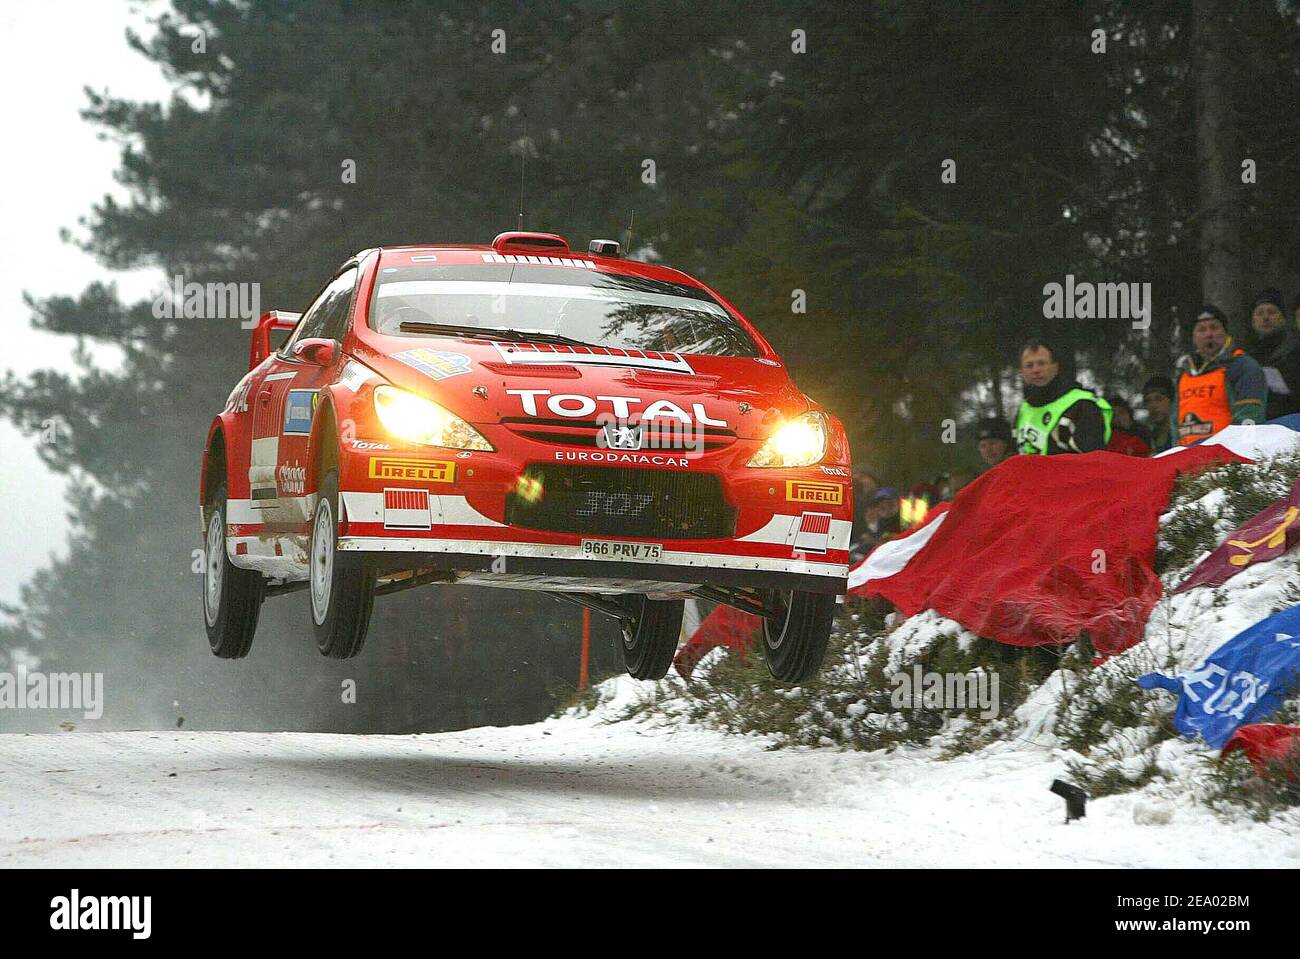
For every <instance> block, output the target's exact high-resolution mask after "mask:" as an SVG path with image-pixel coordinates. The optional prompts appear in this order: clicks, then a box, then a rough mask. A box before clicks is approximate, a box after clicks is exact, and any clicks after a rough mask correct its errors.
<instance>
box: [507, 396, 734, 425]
mask: <svg viewBox="0 0 1300 959" xmlns="http://www.w3.org/2000/svg"><path fill="white" fill-rule="evenodd" d="M506 393H508V394H509V395H511V396H517V397H519V400H520V402H521V403H522V404H523V407H524V413H525V414H526V415H528V416H541V415H542V413H540V412H539V409H540V405H539V400H542V399H543V398H544V400H545V403H546V409H547V411H548V412H549V413H550V414H551V415H552V416H565V417H569V418H570V419H582V418H585V417H590V416H592V414H594V413H595V412H596V411H597V410H598V409H600V407H601V404H602V403H608V404H609V409H608V411H609V412H612V413H613V414H614V416H616V417H618V418H619V419H620V420H627V419H628V418H630V417H631V416H632V414H633V409H632V408H633V406H634V405H635V406H637V407H639V406H640V405H641V404H642V403H644V402H645V400H643V399H641V398H640V397H636V396H595V397H592V396H583V395H582V394H581V393H552V392H551V391H550V390H506ZM691 410H692V413H693V414H694V416H693V417H692V413H687V412H686V411H685V410H684V409H682V408H681V407H680V406H678V405H677V404H676V403H673V402H672V401H670V400H655V401H654V402H653V403H651V404H650V405H649V406H647V407H646V408H645V409H643V410H642V409H638V410H637V411H636V415H637V418H638V419H639V420H640V421H641V422H643V423H645V422H649V421H650V420H660V419H674V420H677V421H678V422H679V423H683V424H685V425H686V426H692V425H700V426H722V427H726V426H727V425H728V423H727V421H726V420H715V419H712V418H710V417H709V415H708V414H707V413H705V412H704V404H703V403H692V404H691Z"/></svg>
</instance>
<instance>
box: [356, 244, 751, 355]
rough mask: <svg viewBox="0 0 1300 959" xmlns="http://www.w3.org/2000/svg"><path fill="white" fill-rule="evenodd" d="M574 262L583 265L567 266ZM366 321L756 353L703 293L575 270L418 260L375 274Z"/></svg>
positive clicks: (395, 330) (413, 329) (400, 327)
mask: <svg viewBox="0 0 1300 959" xmlns="http://www.w3.org/2000/svg"><path fill="white" fill-rule="evenodd" d="M575 262H582V261H575ZM370 325H371V326H372V327H373V328H374V329H376V330H378V331H379V332H380V333H389V334H407V335H409V334H417V335H418V334H425V335H436V334H438V333H442V332H444V330H443V329H440V328H446V330H445V332H447V333H454V334H456V335H461V336H464V335H474V333H475V331H477V330H484V331H485V334H486V335H491V334H492V332H493V331H499V333H500V336H501V338H503V339H528V338H530V337H533V338H536V339H539V340H555V341H559V342H567V343H580V344H584V345H587V346H601V347H613V348H617V349H630V350H657V351H661V352H663V351H667V352H675V353H693V354H705V355H710V356H757V355H758V347H757V346H756V345H755V343H754V341H753V339H752V338H751V337H750V336H749V335H748V334H747V333H746V332H745V331H744V329H742V328H741V326H740V324H739V323H737V322H736V321H735V319H733V318H732V316H731V315H730V314H729V313H728V312H727V311H726V310H725V309H724V308H723V306H722V304H720V303H718V301H717V300H715V299H714V298H713V297H712V296H710V295H709V294H708V293H707V292H706V291H704V290H702V289H698V288H696V287H690V286H686V285H684V284H679V283H668V282H664V281H662V280H651V279H646V278H645V277H639V276H629V275H625V274H618V273H602V272H597V271H595V270H588V269H582V268H574V267H551V266H534V265H524V264H501V263H485V264H484V265H483V266H452V265H446V266H444V265H435V264H421V265H418V266H415V265H413V266H405V267H384V268H382V269H381V270H380V271H379V278H378V282H377V283H376V285H375V293H374V299H373V301H372V302H371V307H370Z"/></svg>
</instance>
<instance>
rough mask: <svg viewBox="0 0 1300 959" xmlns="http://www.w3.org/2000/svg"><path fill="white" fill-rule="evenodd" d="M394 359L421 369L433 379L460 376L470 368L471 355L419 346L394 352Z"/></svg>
mask: <svg viewBox="0 0 1300 959" xmlns="http://www.w3.org/2000/svg"><path fill="white" fill-rule="evenodd" d="M393 359H395V360H401V361H402V362H403V363H405V364H406V365H407V366H409V367H411V368H413V369H417V370H419V371H420V372H421V373H423V374H424V375H425V376H427V377H429V379H431V380H445V379H448V378H450V377H453V376H460V375H461V374H462V373H468V372H469V370H470V360H469V357H468V356H466V355H465V354H464V353H448V352H446V351H444V350H431V349H429V348H428V347H423V346H422V347H419V348H418V349H414V350H403V351H402V352H401V353H394V354H393Z"/></svg>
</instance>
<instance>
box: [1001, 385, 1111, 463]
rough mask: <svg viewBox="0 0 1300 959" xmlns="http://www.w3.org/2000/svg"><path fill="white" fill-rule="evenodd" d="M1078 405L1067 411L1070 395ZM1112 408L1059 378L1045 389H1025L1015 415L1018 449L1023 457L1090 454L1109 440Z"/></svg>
mask: <svg viewBox="0 0 1300 959" xmlns="http://www.w3.org/2000/svg"><path fill="white" fill-rule="evenodd" d="M1071 393H1073V394H1075V397H1076V398H1075V401H1074V402H1073V403H1070V404H1069V405H1068V406H1066V407H1065V408H1064V409H1061V408H1060V407H1061V405H1062V402H1064V401H1066V400H1067V398H1068V395H1069V394H1071ZM1110 419H1111V408H1110V404H1109V403H1107V402H1106V401H1105V400H1104V399H1102V398H1101V397H1100V396H1097V395H1096V394H1095V393H1093V392H1092V391H1091V390H1085V389H1084V388H1083V387H1081V386H1080V385H1079V384H1078V383H1076V382H1075V381H1073V380H1070V379H1068V378H1066V377H1065V376H1062V375H1060V374H1057V376H1056V378H1055V379H1054V380H1052V382H1050V383H1048V384H1047V385H1046V386H1030V385H1028V384H1026V385H1025V399H1024V402H1023V403H1021V404H1020V411H1019V413H1017V414H1016V448H1017V450H1018V451H1019V452H1021V453H1029V454H1039V455H1041V454H1046V455H1048V456H1054V455H1056V454H1057V453H1091V452H1092V451H1093V450H1100V449H1105V447H1106V443H1107V442H1109V440H1110Z"/></svg>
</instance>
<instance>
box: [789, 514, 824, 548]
mask: <svg viewBox="0 0 1300 959" xmlns="http://www.w3.org/2000/svg"><path fill="white" fill-rule="evenodd" d="M830 539H831V514H830V513H804V514H803V515H802V516H800V517H799V532H798V533H796V534H795V538H794V552H796V553H825V552H826V550H827V548H828V547H829V546H830Z"/></svg>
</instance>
